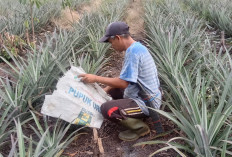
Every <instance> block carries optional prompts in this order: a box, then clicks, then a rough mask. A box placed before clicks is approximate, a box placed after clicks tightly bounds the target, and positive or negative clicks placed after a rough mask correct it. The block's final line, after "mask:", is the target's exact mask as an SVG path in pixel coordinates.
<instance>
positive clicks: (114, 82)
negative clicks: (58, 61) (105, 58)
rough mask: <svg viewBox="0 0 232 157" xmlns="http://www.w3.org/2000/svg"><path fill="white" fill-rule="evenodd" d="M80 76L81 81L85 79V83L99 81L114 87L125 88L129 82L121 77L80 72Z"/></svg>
mask: <svg viewBox="0 0 232 157" xmlns="http://www.w3.org/2000/svg"><path fill="white" fill-rule="evenodd" d="M78 77H81V81H83V82H84V83H94V82H98V83H102V84H105V85H107V86H110V87H113V88H123V89H124V88H126V87H127V86H128V84H129V83H128V82H127V81H125V80H122V79H120V78H108V77H102V76H97V75H93V74H80V75H79V76H78Z"/></svg>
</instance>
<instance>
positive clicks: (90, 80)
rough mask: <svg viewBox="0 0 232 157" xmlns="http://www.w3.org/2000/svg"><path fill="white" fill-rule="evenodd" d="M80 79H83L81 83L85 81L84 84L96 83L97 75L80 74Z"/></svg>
mask: <svg viewBox="0 0 232 157" xmlns="http://www.w3.org/2000/svg"><path fill="white" fill-rule="evenodd" d="M78 77H79V78H81V81H83V82H84V83H95V82H96V77H97V75H93V74H80V75H79V76H78Z"/></svg>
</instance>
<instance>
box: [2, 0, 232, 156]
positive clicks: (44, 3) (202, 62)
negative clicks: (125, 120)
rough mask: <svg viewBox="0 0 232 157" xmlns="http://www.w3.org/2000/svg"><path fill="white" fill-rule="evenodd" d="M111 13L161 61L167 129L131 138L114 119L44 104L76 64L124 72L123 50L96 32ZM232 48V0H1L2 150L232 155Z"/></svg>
mask: <svg viewBox="0 0 232 157" xmlns="http://www.w3.org/2000/svg"><path fill="white" fill-rule="evenodd" d="M114 21H125V22H126V23H127V24H128V25H129V26H130V34H131V36H132V37H133V39H135V40H136V41H139V42H141V43H142V44H143V45H145V46H147V48H148V49H149V52H150V53H151V55H152V57H153V59H154V61H155V64H156V66H157V70H158V74H159V79H160V85H161V88H162V94H163V97H162V105H161V108H160V110H157V109H153V110H155V111H156V112H157V113H159V115H160V116H161V122H162V124H163V127H164V130H165V132H164V133H162V134H159V135H157V134H156V133H155V132H153V131H151V133H150V134H149V135H146V136H144V137H141V138H140V139H138V140H136V141H133V142H132V141H131V142H125V141H121V140H120V139H119V138H118V133H119V132H120V131H121V130H123V128H122V127H121V126H119V125H117V124H115V123H112V122H109V121H108V120H104V122H103V124H102V126H101V128H100V129H97V132H96V130H93V129H92V128H88V127H85V126H76V125H74V124H69V123H67V122H65V121H63V120H61V119H57V118H53V117H48V116H45V115H43V114H41V107H42V105H43V102H44V100H45V95H48V94H51V93H52V92H53V91H54V90H55V89H56V84H57V82H58V80H59V78H60V77H62V76H63V75H64V73H65V72H67V71H68V70H69V69H70V67H71V66H76V67H78V66H81V67H82V68H83V69H84V70H85V72H87V73H90V74H96V75H99V76H104V77H119V74H120V71H121V68H122V64H123V59H124V52H123V53H121V52H117V51H114V50H113V49H112V48H111V45H110V44H102V43H99V42H98V41H99V39H100V38H101V37H102V36H104V34H105V29H106V27H107V25H108V24H110V23H111V22H114ZM231 57H232V1H231V0H220V1H219V0H204V1H202V0H0V157H5V156H8V157H16V156H20V157H32V156H33V157H37V156H38V157H58V156H60V157H97V156H99V157H103V156H104V157H145V156H149V157H176V156H181V157H196V156H197V157H218V156H221V157H228V156H232V95H231V93H232V58H231ZM99 85H100V86H101V87H104V85H102V84H99ZM64 105H65V104H64ZM145 121H146V123H147V124H148V125H149V126H150V125H152V124H151V123H152V122H151V119H150V118H148V119H145Z"/></svg>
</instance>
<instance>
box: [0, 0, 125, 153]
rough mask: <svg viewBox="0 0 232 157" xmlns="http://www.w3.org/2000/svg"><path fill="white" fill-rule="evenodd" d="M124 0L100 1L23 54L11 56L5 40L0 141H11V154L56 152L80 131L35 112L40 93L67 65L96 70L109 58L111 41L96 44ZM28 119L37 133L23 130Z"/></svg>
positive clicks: (4, 143)
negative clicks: (91, 10) (98, 6)
mask: <svg viewBox="0 0 232 157" xmlns="http://www.w3.org/2000/svg"><path fill="white" fill-rule="evenodd" d="M126 4H127V1H126V0H120V3H118V2H115V1H108V0H107V1H103V3H102V5H101V6H102V8H101V9H99V10H98V11H96V12H94V13H90V14H86V15H84V16H83V17H82V19H81V20H80V21H79V22H77V23H73V24H72V25H73V29H71V30H61V29H58V31H57V30H55V31H54V32H53V33H52V34H46V35H45V36H46V40H45V41H43V42H41V43H40V44H39V45H37V46H36V47H30V49H28V50H27V59H25V58H22V57H20V56H18V57H15V56H14V55H12V54H11V52H10V51H9V50H8V48H7V47H5V46H4V49H5V50H6V51H7V53H8V54H9V55H10V57H11V59H12V62H9V61H7V60H6V59H4V58H3V57H1V59H2V60H3V61H4V62H5V63H7V64H8V65H9V67H11V69H10V70H7V69H2V68H1V70H3V71H5V72H6V73H7V74H8V76H9V77H7V78H0V81H1V84H2V87H1V88H0V93H1V101H0V104H1V105H0V106H1V112H0V115H1V120H0V123H1V124H2V125H0V133H1V136H0V141H2V142H1V145H0V146H1V148H4V147H6V146H7V145H9V142H11V150H10V152H9V156H22V157H24V156H55V155H58V156H59V155H61V154H62V151H63V150H64V148H65V147H66V146H67V145H68V144H69V143H70V142H71V141H72V140H74V139H75V137H76V136H78V135H77V134H76V133H75V132H74V133H72V134H71V135H70V136H67V134H66V132H67V131H68V129H69V127H70V125H68V126H67V125H66V124H65V123H64V124H63V122H62V121H57V123H56V124H55V125H54V124H51V123H48V120H47V117H43V119H41V116H39V118H38V117H37V115H40V113H39V112H40V109H41V106H42V104H43V100H44V95H46V94H48V93H51V92H52V91H53V89H54V88H55V86H56V82H57V80H58V79H59V78H60V77H61V76H62V75H63V74H64V73H65V72H66V71H67V70H68V69H69V67H70V66H71V65H74V66H82V68H83V69H85V71H86V72H88V73H95V74H96V73H99V72H100V67H102V66H104V63H105V62H106V61H107V58H105V55H106V53H107V49H108V48H109V45H106V44H100V43H98V40H99V38H100V37H101V36H103V34H104V31H105V27H106V25H107V24H109V23H110V22H113V21H116V20H119V19H120V18H121V17H122V15H123V11H124V10H123V8H125V6H126ZM115 15H117V16H115ZM30 110H32V112H29V111H30ZM41 122H42V123H41ZM28 123H30V124H33V123H35V124H36V125H35V126H36V127H34V125H31V126H30V128H31V129H32V130H33V132H34V133H35V134H36V136H37V138H36V137H33V136H28V135H26V134H24V133H23V131H22V130H23V129H24V125H28ZM35 139H40V140H39V141H38V140H35ZM0 153H1V152H0Z"/></svg>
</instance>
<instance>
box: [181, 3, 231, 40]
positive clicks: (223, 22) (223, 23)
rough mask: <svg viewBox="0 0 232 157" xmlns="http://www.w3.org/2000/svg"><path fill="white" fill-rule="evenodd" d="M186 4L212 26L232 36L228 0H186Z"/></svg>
mask: <svg viewBox="0 0 232 157" xmlns="http://www.w3.org/2000/svg"><path fill="white" fill-rule="evenodd" d="M184 2H185V4H186V5H187V6H190V7H191V9H192V10H194V11H196V12H197V13H198V15H199V16H200V17H203V18H204V19H206V20H207V21H208V22H209V24H210V25H211V26H213V27H216V28H218V29H219V30H221V31H224V32H225V35H226V36H227V37H231V36H232V3H231V1H230V0H221V1H218V0H205V1H201V0H186V1H184Z"/></svg>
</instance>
